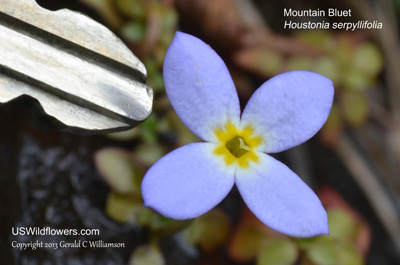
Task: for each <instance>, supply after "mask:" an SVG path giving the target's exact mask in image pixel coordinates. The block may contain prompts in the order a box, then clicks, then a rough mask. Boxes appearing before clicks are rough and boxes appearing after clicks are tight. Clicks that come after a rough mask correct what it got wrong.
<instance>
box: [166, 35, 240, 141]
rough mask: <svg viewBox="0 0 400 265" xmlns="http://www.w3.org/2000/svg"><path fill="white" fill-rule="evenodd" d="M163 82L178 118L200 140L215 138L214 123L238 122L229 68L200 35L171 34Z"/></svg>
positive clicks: (233, 87) (219, 124) (238, 106)
mask: <svg viewBox="0 0 400 265" xmlns="http://www.w3.org/2000/svg"><path fill="white" fill-rule="evenodd" d="M164 82H165V89H166V92H167V95H168V98H169V100H170V102H171V104H172V107H173V108H174V109H175V111H176V113H177V114H178V116H179V118H180V119H181V120H182V121H183V123H184V124H185V125H186V126H187V127H188V128H189V129H190V130H191V131H192V132H193V133H195V134H196V135H197V136H199V137H200V138H202V139H203V140H206V141H216V138H215V134H214V133H213V129H215V126H224V125H225V123H226V122H227V121H231V122H232V123H233V124H234V125H238V124H239V117H240V105H239V98H238V96H237V92H236V89H235V85H234V84H233V81H232V78H231V76H230V74H229V71H228V69H227V67H226V65H225V63H224V62H223V61H222V59H221V58H220V57H219V56H218V54H217V53H216V52H215V51H214V50H213V49H212V48H211V47H210V46H208V45H207V44H205V43H204V42H203V41H201V40H200V39H198V38H196V37H193V36H191V35H189V34H185V33H182V32H177V33H176V34H175V37H174V39H173V41H172V43H171V45H170V47H169V48H168V51H167V54H166V55H165V59H164ZM221 128H222V127H221Z"/></svg>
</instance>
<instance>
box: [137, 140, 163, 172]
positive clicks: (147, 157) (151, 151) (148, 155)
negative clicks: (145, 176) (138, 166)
mask: <svg viewBox="0 0 400 265" xmlns="http://www.w3.org/2000/svg"><path fill="white" fill-rule="evenodd" d="M134 153H135V156H136V157H137V158H138V159H139V160H140V161H141V162H143V163H144V164H146V165H147V166H151V165H153V164H154V163H155V162H157V160H158V159H160V158H161V157H162V156H164V155H165V154H166V152H165V150H164V148H163V147H162V146H161V145H160V144H156V143H155V144H151V143H150V144H142V145H139V146H138V147H137V148H136V149H135V152H134Z"/></svg>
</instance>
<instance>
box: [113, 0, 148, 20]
mask: <svg viewBox="0 0 400 265" xmlns="http://www.w3.org/2000/svg"><path fill="white" fill-rule="evenodd" d="M116 4H117V8H118V10H119V11H120V12H121V13H122V14H124V15H125V16H127V17H130V18H135V19H144V18H145V17H146V9H145V6H144V3H143V1H142V0H116Z"/></svg>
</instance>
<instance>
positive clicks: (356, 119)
mask: <svg viewBox="0 0 400 265" xmlns="http://www.w3.org/2000/svg"><path fill="white" fill-rule="evenodd" d="M340 103H341V107H342V111H343V114H344V117H345V118H346V120H347V121H348V122H349V123H350V124H351V125H353V126H359V125H361V124H362V123H364V122H365V120H366V119H367V118H368V114H369V105H368V101H367V99H366V97H365V95H364V94H363V93H362V92H359V91H352V90H345V91H343V94H342V95H341V98H340Z"/></svg>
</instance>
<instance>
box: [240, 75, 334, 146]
mask: <svg viewBox="0 0 400 265" xmlns="http://www.w3.org/2000/svg"><path fill="white" fill-rule="evenodd" d="M333 93H334V90H333V85H332V81H331V80H329V79H328V78H326V77H324V76H322V75H319V74H316V73H313V72H308V71H292V72H287V73H284V74H280V75H277V76H275V77H273V78H271V79H270V80H268V81H267V82H265V83H264V84H263V85H262V86H261V87H260V88H258V89H257V90H256V91H255V92H254V94H253V96H252V97H251V98H250V100H249V102H248V103H247V105H246V107H245V109H244V111H243V115H242V120H241V126H242V127H246V126H248V125H252V126H254V129H255V134H256V135H257V134H258V135H261V136H264V137H266V140H265V141H264V142H263V143H262V145H261V146H259V150H262V151H263V152H266V153H275V152H280V151H283V150H286V149H289V148H291V147H293V146H296V145H299V144H301V143H303V142H305V141H306V140H308V139H309V138H311V137H312V136H313V135H314V134H316V133H317V131H318V130H319V129H320V128H321V127H322V125H323V124H324V123H325V121H326V119H327V118H328V115H329V112H330V109H331V107H332V101H333Z"/></svg>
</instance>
